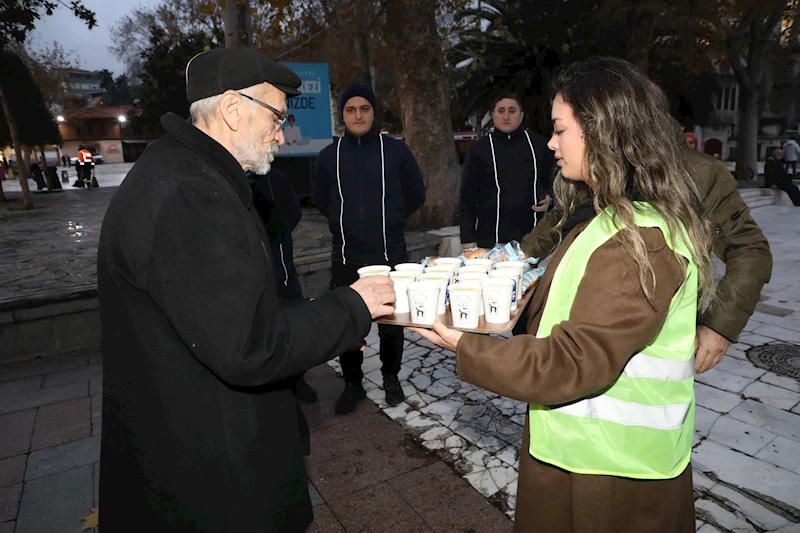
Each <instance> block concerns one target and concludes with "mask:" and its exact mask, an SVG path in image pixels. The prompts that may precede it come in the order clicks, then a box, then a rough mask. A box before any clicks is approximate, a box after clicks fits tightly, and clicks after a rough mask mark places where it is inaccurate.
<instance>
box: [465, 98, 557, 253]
mask: <svg viewBox="0 0 800 533" xmlns="http://www.w3.org/2000/svg"><path fill="white" fill-rule="evenodd" d="M524 118H525V113H523V111H522V102H521V101H520V99H519V97H518V96H517V95H516V94H514V93H501V94H500V95H499V96H498V97H497V98H496V99H495V101H494V105H493V106H492V119H493V120H494V132H490V133H489V134H488V135H486V136H485V137H482V138H480V139H478V141H477V142H475V144H473V145H472V146H470V148H469V150H468V151H467V156H466V158H465V161H464V168H463V170H462V173H461V198H460V214H461V242H462V247H463V248H465V249H466V248H470V247H474V246H480V247H482V248H491V247H493V246H494V245H495V244H497V243H506V242H509V241H512V240H516V241H521V240H522V237H524V236H525V235H526V234H527V233H528V232H529V231H530V230H531V229H532V228H533V227H534V226H536V224H537V223H538V221H539V220H540V219H541V217H542V216H543V215H544V212H546V211H547V210H548V209H549V207H550V195H549V190H550V175H551V173H552V171H553V163H554V158H553V152H552V151H551V150H550V149H549V148H547V139H545V138H544V137H542V136H541V135H537V134H535V133H530V132H529V131H528V130H527V129H526V128H525V126H523V124H522V122H523V119H524Z"/></svg>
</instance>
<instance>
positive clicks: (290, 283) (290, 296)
mask: <svg viewBox="0 0 800 533" xmlns="http://www.w3.org/2000/svg"><path fill="white" fill-rule="evenodd" d="M247 181H248V183H249V184H250V189H251V190H252V191H253V206H254V207H255V208H256V211H258V215H259V216H260V217H261V221H262V222H263V223H264V229H265V230H266V232H267V235H268V236H269V246H270V251H271V252H272V259H273V261H272V266H273V272H274V274H275V283H276V287H277V291H278V296H279V297H280V298H281V299H283V300H298V299H301V298H303V291H302V289H301V288H300V280H299V278H298V276H297V269H296V268H295V266H294V243H293V241H292V232H293V231H294V229H295V228H296V227H297V225H298V224H299V223H300V219H301V218H303V210H302V208H301V207H300V202H298V201H297V195H296V194H295V192H294V187H292V183H291V181H290V180H289V176H287V175H286V173H285V172H282V171H280V170H278V169H276V168H273V169H272V170H270V171H269V174H267V175H266V176H261V175H258V174H253V173H250V172H248V173H247Z"/></svg>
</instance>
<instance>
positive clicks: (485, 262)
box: [466, 257, 494, 272]
mask: <svg viewBox="0 0 800 533" xmlns="http://www.w3.org/2000/svg"><path fill="white" fill-rule="evenodd" d="M466 263H467V266H485V267H486V271H487V272H488V271H489V270H491V269H492V265H494V261H492V260H491V259H486V258H484V257H479V258H477V259H467V260H466Z"/></svg>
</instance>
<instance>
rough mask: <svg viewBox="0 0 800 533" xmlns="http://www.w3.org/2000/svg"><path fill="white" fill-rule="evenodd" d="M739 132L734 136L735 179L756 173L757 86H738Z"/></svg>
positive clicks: (753, 176) (745, 177)
mask: <svg viewBox="0 0 800 533" xmlns="http://www.w3.org/2000/svg"><path fill="white" fill-rule="evenodd" d="M739 104H740V106H741V107H740V108H739V133H738V135H737V136H736V179H737V180H750V179H753V178H755V177H756V176H757V175H758V87H757V86H756V87H754V88H748V87H745V86H744V85H742V86H740V88H739Z"/></svg>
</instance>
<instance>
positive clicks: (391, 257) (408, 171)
mask: <svg viewBox="0 0 800 533" xmlns="http://www.w3.org/2000/svg"><path fill="white" fill-rule="evenodd" d="M339 105H340V109H341V111H342V115H343V118H344V123H345V127H346V133H345V136H344V137H343V138H341V139H338V140H337V141H336V142H334V143H333V144H331V145H330V146H327V147H326V148H325V149H323V150H322V151H321V152H320V154H319V159H318V161H317V171H316V177H315V182H314V203H315V204H316V205H317V208H318V209H319V211H320V212H321V213H322V214H323V215H325V216H326V217H327V218H328V226H329V227H330V230H331V233H332V235H333V251H332V253H331V259H332V268H333V275H332V279H331V288H333V287H341V286H347V285H349V284H351V283H353V281H355V280H356V279H358V273H357V270H358V269H359V268H361V267H363V266H366V265H379V264H380V265H395V264H397V263H402V262H403V261H406V260H407V259H408V251H407V250H406V241H405V236H404V229H405V225H406V220H407V219H408V217H409V216H410V215H411V214H412V213H414V212H415V211H416V210H417V209H419V208H420V207H422V204H423V203H425V185H424V183H423V181H422V174H421V173H420V170H419V166H418V165H417V162H416V160H415V159H414V156H413V155H412V154H411V150H409V149H408V147H407V146H406V145H405V144H404V143H402V142H400V141H397V140H394V139H392V138H391V137H388V136H385V135H381V134H380V133H379V132H378V129H377V127H376V126H375V95H374V94H373V93H372V91H371V90H370V89H368V88H366V87H363V86H361V85H351V86H350V87H348V88H347V89H345V91H344V92H343V93H342V96H341V98H340V101H339ZM378 331H379V334H380V338H381V351H380V357H381V362H382V363H383V366H382V369H381V372H382V373H383V383H384V388H385V389H386V403H388V404H389V405H397V404H398V403H400V402H402V401H403V400H404V399H405V396H404V394H403V390H402V388H401V387H400V381H399V380H398V378H397V374H398V372H399V371H400V361H401V359H402V356H403V342H404V339H403V329H402V328H401V327H399V326H387V325H379V326H378ZM339 360H340V362H341V364H342V372H343V374H344V379H345V388H344V392H342V395H341V397H340V398H339V400H338V401H337V402H336V408H335V409H336V412H337V413H339V414H343V413H349V412H351V411H352V410H353V409H355V407H356V404H357V403H358V402H359V401H360V400H362V399H363V398H364V396H366V392H365V391H364V388H363V386H362V383H361V381H362V378H363V377H364V374H363V372H362V370H361V363H362V362H363V360H364V357H363V353H362V352H361V351H352V352H347V353H345V354H342V355H341V356H340V358H339Z"/></svg>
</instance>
